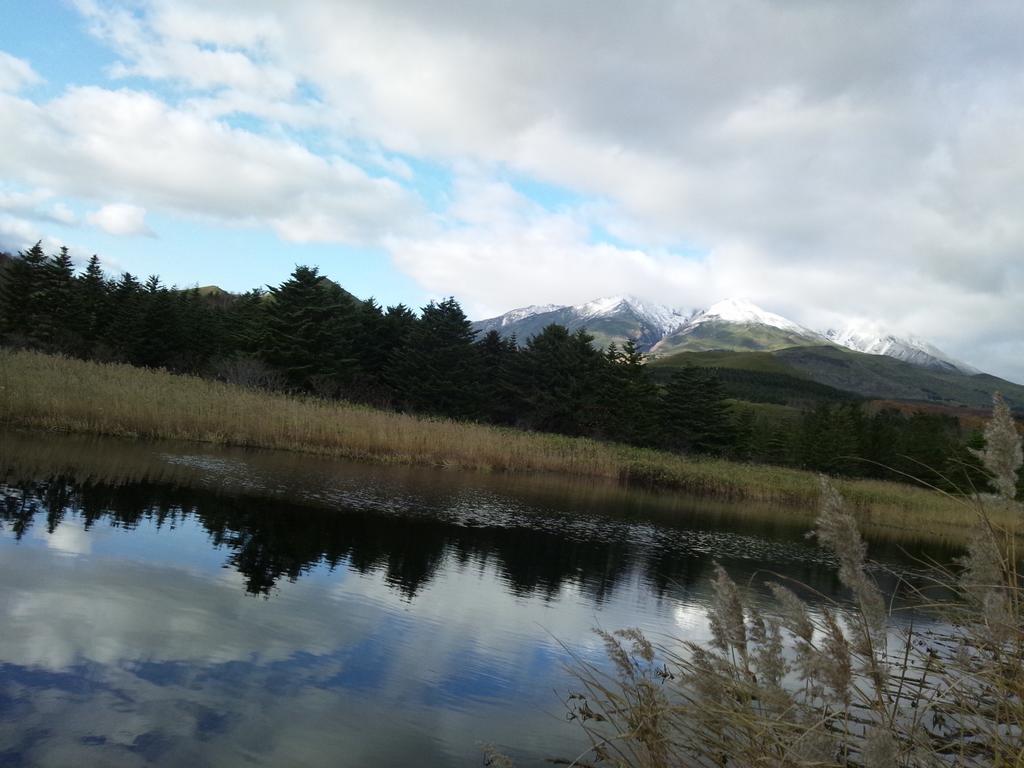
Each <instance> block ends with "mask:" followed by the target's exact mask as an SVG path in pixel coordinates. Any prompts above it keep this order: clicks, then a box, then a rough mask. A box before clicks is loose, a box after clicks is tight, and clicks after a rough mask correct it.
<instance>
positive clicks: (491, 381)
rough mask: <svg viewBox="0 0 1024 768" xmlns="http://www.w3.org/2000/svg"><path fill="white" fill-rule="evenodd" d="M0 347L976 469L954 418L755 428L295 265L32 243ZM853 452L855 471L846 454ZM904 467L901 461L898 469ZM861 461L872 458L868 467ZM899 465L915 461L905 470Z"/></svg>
mask: <svg viewBox="0 0 1024 768" xmlns="http://www.w3.org/2000/svg"><path fill="white" fill-rule="evenodd" d="M0 342H2V343H3V344H4V345H6V346H11V347H25V348H32V349H38V350H43V351H47V352H52V353H59V354H65V355H70V356H74V357H79V358H84V359H91V360H97V361H101V362H123V363H130V364H132V365H138V366H146V367H154V368H165V369H168V370H171V371H175V372H179V373H188V374H193V375H201V376H207V377H211V378H217V379H221V380H224V381H228V382H231V383H236V384H241V385H245V386H252V387H261V388H266V389H270V390H277V391H286V392H292V393H305V394H311V395H316V396H320V397H325V398H344V399H346V400H349V401H353V402H360V403H365V404H368V405H373V406H376V407H382V408H391V409H395V410H399V411H405V412H411V413H419V414H425V415H431V416H439V417H448V418H455V419H463V420H474V421H479V422H485V423H491V424H496V425H501V426H506V427H515V428H521V429H531V430H538V431H545V432H553V433H558V434H563V435H570V436H585V437H591V438H596V439H600V440H610V441H616V442H621V443H627V444H630V445H634V446H642V447H655V448H661V449H666V450H672V451H679V452H686V453H696V454H710V455H718V456H726V457H731V458H736V459H740V460H750V461H760V462H770V463H776V464H785V465H792V466H803V467H808V468H812V469H817V470H821V471H825V472H831V473H837V474H847V475H864V476H875V477H882V476H891V472H890V470H888V469H886V468H885V467H893V466H899V467H900V468H901V469H902V470H904V471H905V470H912V471H911V472H910V474H915V475H916V474H921V470H922V468H923V467H926V466H930V467H932V468H933V469H941V470H948V469H949V468H950V465H951V463H952V462H955V463H957V464H958V465H961V464H963V463H964V462H965V461H967V460H969V459H970V458H971V457H970V455H969V454H968V453H967V452H966V450H965V446H966V442H967V438H968V436H966V435H963V434H961V430H960V428H959V425H958V423H957V421H956V420H955V419H952V418H948V417H942V416H936V415H934V414H915V415H913V416H906V415H904V414H902V413H898V412H880V413H878V414H874V415H871V416H869V415H867V414H866V413H865V412H864V410H863V408H862V407H861V405H860V404H859V403H856V402H854V403H843V404H838V405H832V404H828V403H825V404H822V405H820V406H819V407H817V408H815V409H813V410H810V411H808V412H807V413H805V414H804V415H803V416H802V417H801V418H800V419H798V420H797V421H795V422H794V421H792V420H789V421H786V420H779V419H777V418H776V419H765V418H763V417H761V416H759V414H758V413H757V412H755V411H754V410H752V409H751V408H750V407H738V406H736V405H735V404H734V403H731V402H730V401H729V400H727V398H726V392H725V389H724V388H723V384H722V381H721V378H720V377H719V375H718V373H717V372H716V371H715V370H713V369H710V368H698V367H687V368H682V369H679V370H678V371H675V372H673V374H672V375H671V377H670V378H668V379H667V380H665V381H655V380H653V379H652V376H651V371H650V368H649V367H648V366H647V365H645V364H644V357H643V355H642V354H641V353H640V352H639V351H638V350H637V348H636V346H635V345H634V344H633V343H632V342H626V343H624V344H623V345H621V346H619V345H615V344H612V345H610V346H609V347H607V348H606V349H598V348H595V347H594V345H593V337H592V336H590V335H589V334H587V333H586V332H585V331H584V330H579V331H576V332H570V331H568V330H567V329H566V328H564V327H563V326H560V325H550V326H548V327H547V328H545V329H543V330H542V331H541V332H540V333H538V334H537V335H535V336H533V337H531V338H529V339H526V340H525V342H524V343H522V344H520V343H519V341H518V340H517V339H515V338H509V339H505V338H502V337H501V336H500V335H499V334H498V332H497V331H491V332H489V333H487V334H485V335H484V336H483V337H482V338H477V334H476V333H475V332H474V331H473V329H472V326H471V323H470V321H469V319H468V318H467V317H466V315H465V313H464V312H463V310H462V308H461V306H460V305H459V303H458V302H457V301H456V300H455V299H454V298H448V299H445V300H443V301H436V302H433V301H432V302H430V303H429V304H428V305H427V306H425V307H423V308H422V309H421V311H420V312H419V313H416V312H414V311H413V310H412V309H410V308H409V307H407V306H405V305H402V304H398V305H395V306H389V307H386V308H385V307H381V306H380V305H379V304H378V303H377V302H376V301H375V300H373V299H372V298H371V299H366V300H360V299H358V298H356V297H355V296H353V295H352V294H351V293H349V292H348V291H346V290H344V289H343V288H342V287H341V286H339V285H338V284H337V283H335V282H333V281H332V280H330V279H328V278H326V277H324V276H323V275H321V274H320V272H319V270H318V269H317V268H316V267H308V266H298V267H296V268H295V269H294V271H293V272H292V273H291V275H290V276H289V277H288V279H286V280H285V281H284V282H282V283H280V284H279V285H276V286H268V287H267V288H266V289H262V288H256V289H253V290H251V291H248V292H246V293H244V294H241V295H234V294H228V293H224V292H221V291H217V290H207V291H201V290H200V289H197V288H190V289H184V290H181V289H177V288H173V287H168V286H166V285H164V284H163V283H162V282H161V281H160V279H159V277H157V276H155V275H154V276H150V277H148V278H147V279H145V280H141V279H140V278H138V277H136V276H135V275H132V274H130V273H128V272H124V273H122V274H121V275H120V276H119V277H116V278H114V277H109V276H107V275H106V274H105V273H104V271H103V269H102V268H101V266H100V262H99V259H98V258H97V257H96V256H93V257H92V258H91V259H90V260H89V261H88V263H87V265H86V266H85V267H84V269H82V270H81V271H76V270H75V267H74V264H73V262H72V259H71V257H70V255H69V253H68V251H67V249H66V248H62V249H60V251H59V252H58V253H56V254H52V255H49V256H47V255H46V254H45V253H44V251H43V249H42V247H41V245H40V244H36V245H35V246H33V247H32V248H30V249H28V250H27V251H23V252H20V253H18V254H17V255H16V256H13V257H10V256H7V257H5V258H3V259H2V264H0ZM855 456H859V457H861V459H862V460H860V461H856V460H854V459H853V458H852V457H855ZM908 457H910V458H908ZM863 459H867V460H866V461H865V460H863ZM908 462H909V463H908Z"/></svg>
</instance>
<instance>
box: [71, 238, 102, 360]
mask: <svg viewBox="0 0 1024 768" xmlns="http://www.w3.org/2000/svg"><path fill="white" fill-rule="evenodd" d="M109 292H110V291H109V286H108V284H107V280H106V277H105V276H104V274H103V268H102V267H101V266H100V260H99V257H98V256H96V255H95V254H93V255H92V257H91V258H90V259H89V263H88V264H87V265H86V267H85V271H84V272H83V273H82V274H81V275H79V276H78V278H76V281H75V294H76V298H75V303H76V304H77V305H78V311H79V322H80V337H79V338H80V343H81V346H80V349H79V354H81V355H82V356H85V357H92V356H94V355H96V354H97V344H98V343H99V340H100V336H101V333H102V330H103V327H104V325H105V323H106V321H107V315H108V313H109Z"/></svg>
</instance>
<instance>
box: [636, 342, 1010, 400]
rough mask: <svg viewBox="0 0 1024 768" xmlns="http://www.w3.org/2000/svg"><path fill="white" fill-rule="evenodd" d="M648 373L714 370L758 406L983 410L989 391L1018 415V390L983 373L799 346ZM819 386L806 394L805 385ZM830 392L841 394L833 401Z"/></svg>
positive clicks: (705, 356)
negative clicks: (806, 403)
mask: <svg viewBox="0 0 1024 768" xmlns="http://www.w3.org/2000/svg"><path fill="white" fill-rule="evenodd" d="M650 365H651V367H652V370H668V371H670V370H671V369H672V368H678V367H679V366H683V365H698V366H704V367H713V368H717V369H719V371H720V375H721V376H722V378H723V380H724V381H727V382H728V381H731V382H733V384H732V385H731V386H730V387H729V388H730V393H736V394H734V396H737V397H738V396H740V394H739V393H740V392H743V391H744V388H745V391H746V394H747V395H748V396H749V397H748V398H747V399H752V400H755V401H761V402H792V401H800V400H807V399H839V398H841V397H847V398H848V397H851V396H854V397H859V398H865V399H873V400H894V401H904V402H918V403H930V404H934V405H942V406H951V407H957V406H965V407H969V408H981V409H987V408H989V407H991V405H992V395H993V393H994V392H997V391H998V392H1002V394H1003V396H1004V397H1005V398H1006V400H1007V402H1008V403H1009V404H1010V407H1011V408H1013V409H1014V410H1016V411H1018V412H1024V386H1021V385H1019V384H1014V383H1013V382H1010V381H1006V380H1005V379H1000V378H999V377H997V376H991V375H989V374H985V373H978V374H972V373H965V372H963V371H960V370H958V369H956V368H953V367H947V368H946V369H944V370H943V369H937V368H930V367H926V366H922V365H915V364H913V363H908V362H906V361H903V360H898V359H896V358H892V357H887V356H885V355H871V354H867V353H864V352H854V351H852V350H849V349H843V348H841V347H836V346H817V347H810V346H803V347H789V348H787V349H780V350H774V351H771V352H681V353H678V354H675V355H670V356H666V357H663V358H659V359H656V360H654V361H652V362H651V364H650ZM809 383H814V384H816V385H817V386H820V387H825V388H826V389H824V390H815V389H813V388H811V389H809V388H808V386H807V385H808V384H809ZM835 393H841V394H840V395H839V396H837V395H836V394H835Z"/></svg>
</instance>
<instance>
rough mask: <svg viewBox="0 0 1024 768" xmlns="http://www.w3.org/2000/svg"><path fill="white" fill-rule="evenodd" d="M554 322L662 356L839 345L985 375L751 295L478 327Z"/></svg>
mask: <svg viewBox="0 0 1024 768" xmlns="http://www.w3.org/2000/svg"><path fill="white" fill-rule="evenodd" d="M552 323H558V324H559V325H564V326H566V327H567V328H568V329H569V330H570V331H575V330H577V329H579V328H585V329H586V330H587V332H588V333H591V334H593V335H594V337H595V340H594V343H595V344H597V345H599V346H606V345H607V344H608V343H609V342H612V341H614V342H616V343H618V344H621V343H622V342H624V341H626V340H627V339H632V340H633V341H634V342H636V344H637V347H638V348H639V349H640V350H641V351H643V352H649V353H651V354H653V355H656V356H659V357H660V356H665V355H671V354H675V353H677V352H700V351H710V350H724V351H775V350H780V349H786V348H788V347H814V346H831V345H836V346H840V347H845V348H847V349H852V350H854V351H857V352H865V353H867V354H873V355H885V356H887V357H893V358H896V359H898V360H902V361H904V362H907V363H911V364H912V365H916V366H920V367H923V368H929V369H932V370H936V371H959V372H961V373H965V374H969V375H973V374H976V373H978V370H977V369H976V368H973V367H971V366H970V365H968V364H967V363H963V362H961V361H959V360H956V359H955V358H953V357H950V356H949V355H947V354H946V353H944V352H943V351H942V350H940V349H938V348H936V347H935V346H934V345H932V344H929V343H928V342H926V341H924V340H922V339H919V338H917V337H914V336H908V335H896V334H893V333H890V332H888V331H885V330H884V329H881V328H879V327H878V326H877V325H875V324H872V323H859V324H856V325H851V326H848V327H846V328H843V329H833V330H829V331H827V332H826V333H819V332H818V331H815V330H812V329H810V328H807V327H805V326H802V325H800V324H799V323H795V322H793V321H792V320H789V319H788V318H785V317H783V316H782V315H778V314H775V313H774V312H769V311H768V310H766V309H763V308H761V307H759V306H758V305H757V304H755V303H754V302H752V301H750V300H749V299H746V298H730V299H725V300H723V301H719V302H718V303H717V304H713V305H711V306H710V307H708V308H707V309H704V310H697V311H693V312H685V311H683V310H679V309H674V308H672V307H668V306H665V305H663V304H658V303H656V302H651V301H646V300H644V299H640V298H637V297H636V296H608V297H605V298H601V299H595V300H594V301H589V302H587V303H585V304H578V305H576V306H559V305H541V306H531V307H523V308H521V309H514V310H512V311H511V312H506V313H505V314H504V315H500V316H499V317H494V318H490V319H488V320H481V321H479V322H476V323H474V324H473V326H474V328H475V329H476V330H477V331H480V332H483V333H486V332H487V331H490V330H497V331H498V332H499V333H501V334H502V336H511V335H513V334H514V335H515V336H516V337H517V338H518V339H519V340H520V342H525V341H526V340H527V339H528V338H529V337H530V336H533V335H535V334H537V333H540V332H541V331H542V330H543V329H544V328H545V327H546V326H548V325H550V324H552Z"/></svg>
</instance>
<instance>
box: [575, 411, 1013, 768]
mask: <svg viewBox="0 0 1024 768" xmlns="http://www.w3.org/2000/svg"><path fill="white" fill-rule="evenodd" d="M986 437H987V445H986V449H985V450H984V451H983V452H980V453H979V456H980V458H981V459H982V461H983V463H984V466H985V467H986V469H987V470H988V471H989V472H990V474H991V476H992V480H993V485H994V486H995V487H996V488H997V489H998V495H996V496H993V497H990V498H979V499H977V501H976V506H975V515H976V517H975V529H974V536H973V538H972V540H971V544H970V546H969V547H968V552H967V555H966V556H965V557H964V558H963V560H962V561H961V562H959V563H957V564H955V565H954V566H953V567H948V566H943V565H940V564H931V565H930V566H929V567H928V568H927V569H925V571H924V572H923V573H922V574H920V575H919V577H918V578H915V579H913V580H911V581H904V582H903V583H902V587H901V588H902V589H903V590H904V591H905V593H906V594H905V595H904V597H905V598H907V599H909V600H910V601H911V602H912V604H914V605H915V606H916V607H915V610H916V611H917V613H918V615H920V614H921V613H929V614H931V618H932V619H935V620H937V622H938V624H937V627H938V628H937V629H935V628H932V629H929V630H927V631H920V630H917V629H915V628H914V624H913V619H908V618H906V617H903V618H901V617H899V616H897V615H896V612H895V611H894V610H893V609H892V608H891V607H890V606H892V605H894V604H895V603H894V602H893V600H892V599H889V600H886V599H885V598H884V597H883V594H882V592H881V591H880V589H879V588H878V586H877V584H876V583H875V581H874V579H873V578H872V575H871V574H872V570H871V569H870V568H869V566H868V564H867V560H866V546H865V543H864V541H863V539H862V538H861V535H860V531H859V530H858V525H857V520H856V517H855V515H854V514H852V513H851V511H850V509H849V507H848V505H847V504H845V502H844V501H843V499H842V497H841V496H840V494H839V493H838V492H837V491H836V490H835V489H834V488H833V487H832V486H831V485H830V484H829V483H828V482H827V481H824V488H823V494H822V503H821V509H820V513H819V516H818V519H817V523H816V527H815V531H814V535H815V537H816V538H817V540H818V543H819V544H820V545H821V546H822V547H823V548H824V549H825V550H827V551H828V552H829V553H830V554H831V555H832V556H833V557H834V558H835V559H836V562H837V563H838V576H839V579H840V581H841V582H842V583H843V585H844V586H845V587H846V588H847V590H848V593H849V599H848V601H846V602H844V603H842V604H840V603H835V602H828V601H826V602H825V603H824V604H823V605H822V606H821V607H819V608H816V609H812V608H810V607H809V606H808V605H807V604H805V602H804V601H803V600H802V599H801V598H800V597H799V596H798V595H797V591H798V589H799V588H797V587H794V585H788V586H787V585H786V584H783V583H778V582H777V583H771V584H769V587H770V590H771V592H772V593H773V595H774V597H775V600H774V603H773V604H772V605H771V606H770V607H764V606H762V605H759V604H758V603H757V601H753V600H751V599H749V598H748V597H747V595H746V594H745V592H744V590H742V589H740V588H739V587H738V586H737V585H736V584H734V583H733V582H732V580H731V579H730V578H729V576H728V575H727V574H726V572H725V571H724V570H722V569H721V568H719V569H718V571H717V575H716V578H715V581H714V585H713V586H714V590H713V593H714V597H713V599H712V602H711V605H710V608H709V614H708V620H709V623H710V629H711V634H712V640H711V641H710V643H708V644H698V643H694V642H689V641H678V642H663V643H658V644H654V643H651V642H650V641H649V640H648V639H647V638H646V637H645V636H644V635H643V634H642V633H641V632H640V631H638V630H636V629H627V630H622V631H619V632H615V633H607V632H601V633H600V634H601V637H602V638H603V640H604V642H605V646H606V650H607V653H608V656H609V658H610V660H611V662H612V665H611V669H612V671H611V672H607V671H605V670H604V668H602V667H600V666H598V665H595V664H592V663H587V662H585V661H583V660H580V659H577V660H576V662H575V663H574V666H573V671H574V673H575V674H576V676H577V680H578V681H579V690H578V691H577V692H575V693H573V694H571V695H570V696H569V697H568V700H567V702H566V703H567V707H568V711H569V716H570V718H571V719H573V720H574V721H575V722H577V723H579V724H580V726H581V727H582V728H583V729H584V730H585V731H586V733H587V734H588V735H589V736H590V739H591V743H592V748H591V750H590V751H589V752H588V753H587V754H586V755H584V756H581V757H580V758H579V759H578V760H577V761H576V762H575V764H576V765H608V766H630V767H636V768H640V767H643V768H648V767H651V768H655V767H657V768H664V767H667V766H708V768H712V767H719V766H737V767H738V768H739V767H744V766H793V767H794V768H796V767H798V766H800V767H803V766H864V768H893V767H895V766H907V767H908V768H909V767H914V768H917V767H918V766H921V767H922V768H924V767H926V766H936V767H938V766H947V767H948V766H978V767H979V768H980V767H981V766H1007V767H1008V766H1022V765H1024V612H1022V608H1024V575H1022V570H1021V555H1020V552H1019V551H1018V549H1017V541H1018V538H1017V535H1018V534H1019V533H1020V531H1021V529H1022V527H1024V509H1022V507H1021V504H1020V503H1018V502H1017V501H1015V500H1014V498H1013V494H1014V492H1015V490H1016V474H1017V472H1018V471H1019V470H1020V467H1021V461H1022V457H1021V443H1020V438H1019V436H1018V435H1017V433H1016V430H1015V429H1014V424H1013V421H1012V419H1011V417H1010V413H1009V409H1008V408H1007V407H1006V405H1005V403H1004V402H1003V401H1002V399H1001V398H999V397H997V398H996V403H995V410H994V413H993V418H992V420H991V422H990V423H989V425H988V428H987V430H986ZM997 510H998V511H1002V512H1003V513H1007V514H1004V515H1003V518H1002V519H1009V520H1011V522H1010V524H1008V525H1000V524H997V523H996V522H995V521H994V518H993V512H994V511H997ZM791 587H793V588H791ZM908 622H909V623H908Z"/></svg>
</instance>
